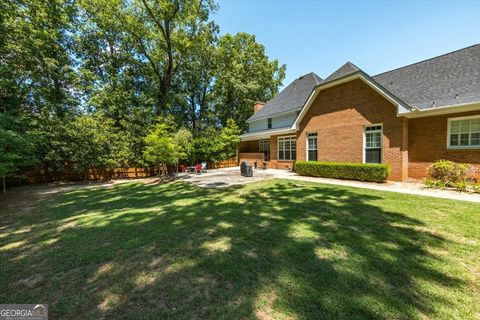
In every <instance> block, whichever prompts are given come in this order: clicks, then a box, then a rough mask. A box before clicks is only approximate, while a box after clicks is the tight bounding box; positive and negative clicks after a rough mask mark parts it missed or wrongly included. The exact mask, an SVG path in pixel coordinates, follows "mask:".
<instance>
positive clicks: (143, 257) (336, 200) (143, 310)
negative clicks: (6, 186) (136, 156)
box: [0, 181, 464, 319]
mask: <svg viewBox="0 0 480 320" xmlns="http://www.w3.org/2000/svg"><path fill="white" fill-rule="evenodd" d="M392 198H394V197H392ZM381 199H382V198H381V197H378V196H375V195H374V193H372V192H365V191H356V190H355V189H348V188H340V187H339V188H336V187H331V186H321V185H313V184H298V183H295V182H292V181H273V182H266V183H261V184H256V185H243V186H235V187H230V188H227V189H221V190H205V189H199V188H196V187H193V186H191V185H189V184H186V183H184V182H174V183H169V184H165V185H145V184H141V183H129V184H121V185H117V186H115V187H114V188H112V189H108V188H103V189H80V190H75V191H71V192H67V193H65V194H63V195H60V196H58V198H56V200H55V201H53V202H46V203H44V204H43V205H41V206H40V207H39V208H37V210H36V211H35V212H34V213H32V214H29V215H25V216H18V215H15V213H11V214H10V215H7V216H6V217H5V219H4V220H3V221H4V222H3V223H2V230H1V232H2V235H3V236H2V237H1V238H0V249H1V250H2V251H0V252H1V253H2V261H1V262H0V267H1V268H2V270H4V271H2V275H1V276H0V288H1V293H0V300H1V301H4V302H5V303H34V302H37V303H46V304H49V305H50V310H51V313H52V314H53V315H54V316H55V318H63V317H65V318H67V317H78V318H89V317H104V316H105V317H107V318H119V317H135V318H152V319H159V318H175V319H177V318H178V319H185V318H202V319H204V318H210V319H218V318H230V319H233V318H236V319H238V318H264V319H266V318H289V317H291V318H305V319H319V318H328V319H330V318H345V319H356V318H358V319H366V318H368V319H372V318H415V317H418V316H419V314H424V315H428V316H434V315H435V312H436V311H435V310H434V306H433V302H435V303H437V304H442V305H444V306H448V305H449V304H451V301H448V300H443V299H445V298H443V297H442V296H440V295H437V294H436V293H435V291H433V290H427V289H425V288H423V287H421V286H420V285H419V283H421V282H428V283H434V284H435V285H436V286H440V287H442V288H445V289H447V290H455V289H456V288H457V289H458V288H461V287H462V286H463V285H464V283H463V282H462V280H460V279H456V278H453V277H452V276H449V275H447V274H446V273H443V272H441V268H437V267H434V263H435V261H437V260H439V259H441V258H440V257H438V256H434V255H432V254H431V253H430V251H429V250H428V248H430V249H431V248H442V247H444V246H445V245H446V242H447V240H446V239H443V238H442V237H440V236H438V235H435V234H434V233H432V232H429V231H428V230H424V229H425V228H423V229H422V227H424V226H423V224H422V222H421V221H419V220H416V219H413V218H409V217H407V215H405V214H403V213H402V212H401V210H398V212H393V211H385V210H384V209H383V207H382V206H380V205H378V204H377V202H378V201H379V200H381ZM392 201H394V200H392ZM22 279H23V280H25V279H26V280H25V281H22ZM29 279H30V280H32V279H40V280H38V283H37V284H35V283H34V284H33V285H31V286H32V288H29V287H28V280H29Z"/></svg>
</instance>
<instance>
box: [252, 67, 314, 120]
mask: <svg viewBox="0 0 480 320" xmlns="http://www.w3.org/2000/svg"><path fill="white" fill-rule="evenodd" d="M321 82H322V79H321V78H320V77H319V76H317V75H316V74H315V73H313V72H311V73H309V74H306V75H304V76H301V77H299V78H297V79H295V80H293V81H292V83H290V84H289V85H288V86H287V87H286V88H285V89H283V90H282V91H281V92H280V93H279V94H278V95H276V96H275V97H274V98H273V99H272V100H270V101H269V102H268V103H267V104H265V106H264V107H263V108H262V109H261V110H260V111H258V112H257V113H255V114H253V115H252V116H251V117H250V118H249V119H248V120H247V121H252V120H257V119H260V118H265V117H269V116H273V115H276V114H280V113H285V112H289V111H299V110H301V109H302V108H303V106H304V105H305V102H307V99H308V97H309V96H310V94H311V93H312V91H313V88H315V86H317V85H318V84H320V83H321Z"/></svg>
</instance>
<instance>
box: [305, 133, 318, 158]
mask: <svg viewBox="0 0 480 320" xmlns="http://www.w3.org/2000/svg"><path fill="white" fill-rule="evenodd" d="M317 159H318V158H317V133H316V132H312V133H307V160H308V161H317Z"/></svg>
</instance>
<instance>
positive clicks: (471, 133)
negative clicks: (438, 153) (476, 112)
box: [447, 116, 480, 149]
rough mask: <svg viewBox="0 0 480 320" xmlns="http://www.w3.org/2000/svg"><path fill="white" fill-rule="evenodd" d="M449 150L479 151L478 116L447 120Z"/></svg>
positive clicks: (479, 131)
mask: <svg viewBox="0 0 480 320" xmlns="http://www.w3.org/2000/svg"><path fill="white" fill-rule="evenodd" d="M447 138H448V148H449V149H480V116H473V117H462V118H452V119H448V137H447Z"/></svg>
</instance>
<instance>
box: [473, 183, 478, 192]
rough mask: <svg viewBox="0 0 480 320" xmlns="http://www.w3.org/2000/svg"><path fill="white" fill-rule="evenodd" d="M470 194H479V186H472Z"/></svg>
mask: <svg viewBox="0 0 480 320" xmlns="http://www.w3.org/2000/svg"><path fill="white" fill-rule="evenodd" d="M472 192H473V193H480V184H474V185H472Z"/></svg>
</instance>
